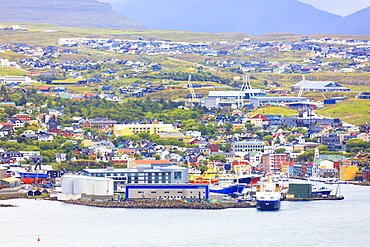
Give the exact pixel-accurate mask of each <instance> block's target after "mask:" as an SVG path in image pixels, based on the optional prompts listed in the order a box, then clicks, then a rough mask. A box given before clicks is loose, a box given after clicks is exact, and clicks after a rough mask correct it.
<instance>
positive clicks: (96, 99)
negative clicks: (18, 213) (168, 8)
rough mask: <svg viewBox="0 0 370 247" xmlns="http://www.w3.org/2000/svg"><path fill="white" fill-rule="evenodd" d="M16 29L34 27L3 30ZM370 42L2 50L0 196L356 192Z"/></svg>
mask: <svg viewBox="0 0 370 247" xmlns="http://www.w3.org/2000/svg"><path fill="white" fill-rule="evenodd" d="M17 30H20V31H22V32H32V30H30V29H28V28H21V27H19V26H15V27H14V28H2V29H0V32H9V33H10V32H15V33H16V32H18V31H17ZM44 33H45V35H47V34H48V33H52V34H53V33H54V31H50V30H47V31H45V32H44ZM56 33H57V32H56ZM9 35H11V34H9ZM0 42H1V40H0ZM369 44H370V41H368V40H358V39H354V38H346V39H345V38H334V37H332V38H328V37H325V38H317V39H316V38H309V37H301V38H299V39H298V40H295V41H258V42H257V41H256V42H255V41H253V40H252V39H251V38H248V37H244V38H243V39H240V40H233V41H218V42H210V41H207V40H204V41H199V42H185V41H182V42H180V41H171V40H162V39H158V38H157V39H148V38H145V37H141V36H138V37H136V39H121V38H84V37H81V38H59V39H57V40H54V44H32V45H30V44H25V43H17V42H10V43H0V73H1V74H0V75H1V77H0V83H1V89H0V97H1V102H0V107H1V110H2V111H1V112H0V121H1V122H0V137H1V138H0V154H1V163H2V166H1V170H0V171H1V174H0V179H1V188H2V189H1V190H2V191H6V190H10V191H18V190H19V189H22V190H23V191H27V193H28V195H29V196H39V195H41V194H42V193H45V194H48V195H49V194H50V197H55V198H58V199H59V200H70V199H81V198H83V199H88V200H107V199H109V200H111V199H113V198H115V199H117V200H118V199H121V198H123V197H124V198H126V199H194V200H195V199H210V192H214V193H219V194H222V195H226V197H225V198H224V197H222V198H224V199H225V200H226V198H229V196H236V197H238V196H239V197H240V196H243V198H245V196H246V195H245V193H242V192H243V191H244V192H245V191H246V190H244V189H245V188H249V187H250V186H251V185H253V184H254V182H256V181H258V180H260V179H262V177H263V176H264V175H266V174H267V173H271V175H272V176H275V178H276V179H278V180H279V179H281V181H282V180H283V179H287V178H290V177H294V178H300V179H312V180H317V181H321V182H327V183H347V182H351V183H364V184H366V182H369V180H370V165H369V157H370V125H369V124H368V122H369V121H370V118H369V110H368V109H369V108H368V106H369V102H370V101H369V100H370V89H369V81H368V78H369V77H368V76H369V69H370V48H369V47H370V46H369ZM322 78H324V79H322ZM336 106H337V107H338V108H333V107H336ZM328 109H329V110H331V109H333V110H331V112H330V113H328V112H327V111H328ZM344 109H347V111H345V110H344ZM357 109H358V110H357ZM328 115H329V116H328ZM243 178H244V179H245V180H244V183H245V184H247V185H248V186H244V187H243V188H242V189H240V188H238V186H236V184H238V183H239V182H240V181H239V180H240V179H243ZM273 178H274V177H273ZM246 180H248V181H247V182H245V181H246ZM31 185H32V186H31ZM61 185H62V187H60V186H61ZM225 185H227V186H225ZM231 185H232V186H231ZM254 185H255V184H254ZM231 187H232V188H233V189H232V190H228V189H229V188H231ZM37 188H41V189H37ZM312 191H313V189H312ZM0 192H1V191H0ZM322 194H324V193H323V191H322ZM309 196H310V195H307V197H309Z"/></svg>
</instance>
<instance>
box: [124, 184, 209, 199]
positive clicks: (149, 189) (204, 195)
mask: <svg viewBox="0 0 370 247" xmlns="http://www.w3.org/2000/svg"><path fill="white" fill-rule="evenodd" d="M126 198H127V199H170V200H171V199H193V200H194V199H208V198H209V187H208V185H202V184H198V185H194V184H166V185H165V184H155V185H153V184H152V185H148V184H134V185H133V184H130V185H127V186H126Z"/></svg>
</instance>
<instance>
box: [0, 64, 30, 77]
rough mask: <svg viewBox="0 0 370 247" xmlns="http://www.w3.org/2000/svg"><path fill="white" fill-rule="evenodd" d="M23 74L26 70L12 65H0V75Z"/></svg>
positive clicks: (25, 73)
mask: <svg viewBox="0 0 370 247" xmlns="http://www.w3.org/2000/svg"><path fill="white" fill-rule="evenodd" d="M6 75H9V76H23V75H28V73H27V72H24V71H22V70H19V69H16V68H13V67H1V66H0V76H6Z"/></svg>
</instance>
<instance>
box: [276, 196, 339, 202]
mask: <svg viewBox="0 0 370 247" xmlns="http://www.w3.org/2000/svg"><path fill="white" fill-rule="evenodd" d="M335 200H344V196H327V197H312V198H283V201H291V202H302V201H335Z"/></svg>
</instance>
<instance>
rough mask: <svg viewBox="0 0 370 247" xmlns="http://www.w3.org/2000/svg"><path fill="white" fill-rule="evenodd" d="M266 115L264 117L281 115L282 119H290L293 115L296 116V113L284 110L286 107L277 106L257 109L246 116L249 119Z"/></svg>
mask: <svg viewBox="0 0 370 247" xmlns="http://www.w3.org/2000/svg"><path fill="white" fill-rule="evenodd" d="M258 113H260V114H262V115H264V114H266V115H282V116H283V117H291V116H293V115H298V112H297V111H296V110H293V109H290V108H286V107H279V106H268V107H263V108H259V109H257V110H256V111H253V112H252V113H250V114H248V115H249V116H250V117H251V116H253V115H255V114H258Z"/></svg>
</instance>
